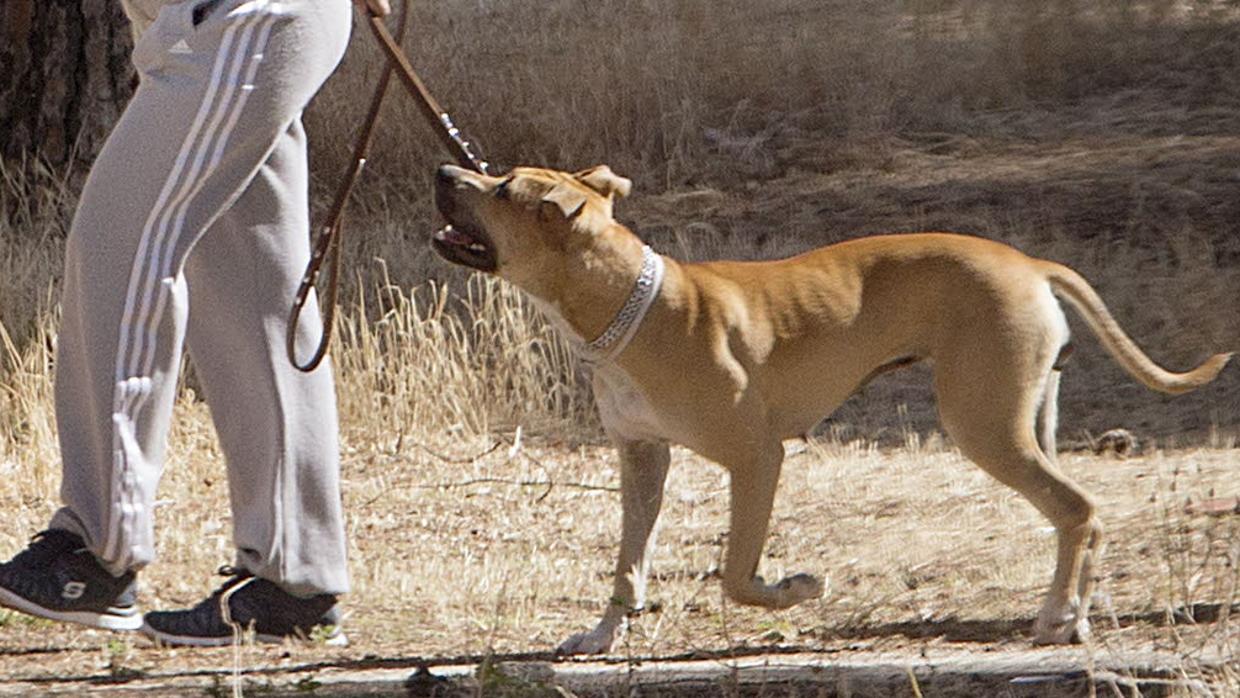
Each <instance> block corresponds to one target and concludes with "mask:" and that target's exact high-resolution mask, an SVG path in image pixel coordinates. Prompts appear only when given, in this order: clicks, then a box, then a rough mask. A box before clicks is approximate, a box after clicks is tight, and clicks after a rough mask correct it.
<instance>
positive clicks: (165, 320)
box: [0, 0, 350, 627]
mask: <svg viewBox="0 0 1240 698" xmlns="http://www.w3.org/2000/svg"><path fill="white" fill-rule="evenodd" d="M204 8H205V11H204ZM349 19H350V18H349V3H348V2H347V1H346V0H283V1H282V2H272V1H270V0H246V1H243V0H204V1H203V2H184V3H176V4H170V5H168V6H166V7H165V9H164V10H163V11H162V12H161V14H160V16H159V17H158V18H157V19H156V21H155V23H154V24H153V25H152V26H151V27H150V29H149V30H148V31H147V32H145V33H144V34H143V37H142V41H141V42H140V43H139V45H138V46H137V47H136V48H135V54H134V62H135V65H137V67H138V68H139V71H140V72H141V83H140V86H139V88H138V91H137V92H136V93H135V95H134V97H133V99H132V101H131V102H130V105H129V106H128V108H127V109H126V111H125V113H124V115H123V116H122V118H121V119H120V121H119V122H118V123H117V125H116V127H115V129H114V130H113V132H112V134H111V135H110V136H109V139H108V142H107V144H106V145H105V147H104V148H103V151H102V152H101V154H100V156H99V158H98V159H97V161H96V163H95V165H94V167H93V168H92V171H91V174H90V176H89V177H88V180H87V183H86V186H85V189H84V191H83V193H82V197H81V201H80V203H79V208H78V211H77V213H76V215H75V218H74V222H73V225H72V229H71V232H70V236H69V241H68V245H67V250H66V262H65V285H64V297H63V303H62V305H63V322H62V327H61V332H60V336H59V339H58V351H57V366H56V381H57V384H56V408H57V419H58V424H59V432H60V439H61V450H62V458H63V460H64V464H63V468H64V473H63V484H62V489H61V494H62V498H63V500H64V507H63V508H62V509H61V510H60V511H59V512H57V514H56V515H55V517H54V518H53V520H52V523H51V529H52V530H53V531H57V532H59V533H57V534H56V535H55V536H52V537H50V539H51V541H52V542H54V543H55V545H51V544H50V543H49V542H48V541H49V537H48V536H43V537H41V538H39V539H38V540H36V542H35V544H32V545H31V548H30V549H29V550H27V551H26V552H25V553H23V554H21V555H18V557H17V558H15V559H14V560H13V561H12V562H10V563H8V564H6V565H4V566H0V590H2V592H3V593H0V603H2V604H5V605H9V606H11V607H16V608H19V610H23V611H28V612H34V613H40V614H42V615H47V616H49V617H58V618H61V619H65V620H84V622H89V620H90V619H82V618H76V617H69V616H67V615H65V614H64V613H60V611H62V610H64V609H63V608H61V607H62V606H64V607H71V606H72V604H73V603H74V602H75V601H80V600H81V599H82V598H93V597H94V595H95V594H96V587H99V589H101V590H102V592H106V593H111V594H112V595H113V596H115V597H116V598H117V599H118V600H120V599H122V597H123V596H124V594H126V593H127V594H129V595H130V596H132V589H131V583H132V574H133V572H134V571H135V570H137V569H140V568H141V567H142V566H144V565H145V564H147V563H148V562H150V560H151V559H152V557H153V556H154V546H153V527H152V511H151V508H152V504H153V501H154V494H155V488H156V485H157V483H158V479H159V474H160V470H161V467H162V460H163V450H164V444H165V439H166V436H167V429H168V422H169V416H170V412H171V406H172V400H173V397H174V391H175V385H176V375H177V368H178V364H179V358H180V352H181V347H182V340H183V338H184V333H185V323H186V313H187V310H188V302H187V298H186V293H187V287H186V283H185V277H184V275H183V273H182V268H183V265H184V262H185V259H186V257H187V256H188V254H189V251H190V250H191V249H192V248H193V246H194V244H195V242H196V241H197V240H198V238H199V237H200V236H201V234H202V232H203V231H205V230H207V229H208V228H209V227H210V226H211V225H212V223H213V222H214V221H215V219H216V218H217V217H218V216H219V214H220V212H221V211H224V210H226V209H227V208H228V207H229V206H231V205H232V204H233V203H234V202H235V201H236V200H237V198H238V197H239V196H240V195H241V193H242V192H243V191H244V190H245V189H246V188H247V187H248V186H249V184H250V181H251V180H252V179H253V178H254V176H255V174H256V173H257V172H258V171H259V169H260V168H261V167H262V166H263V165H264V163H266V162H267V160H268V157H269V155H270V154H271V152H272V150H273V148H274V147H275V145H276V143H277V142H278V141H279V140H280V139H281V138H283V137H285V136H286V134H287V132H288V130H289V128H290V126H291V124H292V123H293V122H294V121H295V120H296V119H297V118H298V116H299V115H300V113H301V111H302V109H303V108H304V106H305V104H306V102H307V101H309V99H310V97H311V96H312V95H313V94H314V92H315V91H317V89H318V87H319V86H320V85H321V83H322V82H323V80H325V79H326V77H327V76H328V75H329V74H330V73H331V71H332V70H333V69H334V67H335V65H336V63H337V62H338V61H339V59H340V56H341V54H342V53H343V51H344V47H345V45H346V43H347V36H348V31H349ZM236 261H237V260H218V263H220V264H229V263H234V262H236ZM326 467H334V464H332V465H328V466H326ZM66 536H69V537H71V538H72V540H68V539H66ZM66 540H68V542H65V541H66ZM75 541H76V542H75ZM78 543H80V546H79V545H78ZM36 546H38V549H37V550H36ZM84 552H89V553H90V554H92V555H87V556H86V557H87V558H90V559H94V560H97V563H95V567H96V568H97V567H99V566H100V564H101V565H102V567H103V568H104V569H106V572H108V573H110V575H115V579H114V581H113V582H112V583H111V584H109V583H108V582H107V580H106V579H104V578H103V577H99V578H95V577H91V576H90V575H86V577H89V578H87V579H81V578H79V577H80V576H81V574H79V573H80V571H81V570H78V569H77V567H81V566H82V565H77V563H78V562H81V561H82V559H83V556H82V553H84ZM69 558H72V560H74V561H75V565H77V566H76V567H75V566H74V565H69V564H67V563H65V564H61V563H59V562H56V561H57V560H63V559H69ZM22 560H24V562H21V561H22ZM49 560H50V561H51V562H49ZM53 562H55V564H52V563H53ZM83 564H84V563H83ZM74 574H77V575H78V577H75V576H73V575H74ZM106 576H108V575H104V577H106ZM36 578H37V579H36ZM341 578H343V577H341ZM66 580H67V581H66ZM32 585H33V587H37V588H38V589H39V590H40V591H39V592H38V593H35V592H33V591H31V588H32ZM53 587H54V589H53ZM105 587H108V588H105ZM109 588H114V589H113V590H111V591H110V590H109ZM48 589H52V591H53V593H44V592H46V591H47V590H48ZM83 589H85V590H84V591H83ZM13 597H19V598H18V599H16V600H15V599H14V598H13ZM18 601H20V602H21V603H18ZM103 601H106V599H104V600H103ZM103 601H101V602H100V603H98V604H95V605H97V606H106V604H104V603H103ZM58 604H59V605H58ZM44 611H47V612H45V613H44ZM58 614H59V615H58ZM125 627H132V626H131V625H130V624H129V622H128V620H127V621H126V626H125Z"/></svg>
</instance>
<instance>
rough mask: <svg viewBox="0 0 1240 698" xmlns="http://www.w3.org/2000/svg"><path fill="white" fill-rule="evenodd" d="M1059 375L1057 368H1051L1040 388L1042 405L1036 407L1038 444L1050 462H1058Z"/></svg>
mask: <svg viewBox="0 0 1240 698" xmlns="http://www.w3.org/2000/svg"><path fill="white" fill-rule="evenodd" d="M1059 377H1060V371H1059V369H1058V368H1052V369H1051V371H1050V373H1048V374H1047V376H1046V385H1045V387H1043V388H1042V405H1041V407H1040V408H1039V409H1038V445H1039V446H1040V447H1041V448H1042V453H1044V454H1046V457H1047V458H1048V459H1049V460H1050V462H1052V463H1058V462H1059V444H1058V443H1057V440H1056V438H1055V432H1056V430H1057V429H1058V428H1059Z"/></svg>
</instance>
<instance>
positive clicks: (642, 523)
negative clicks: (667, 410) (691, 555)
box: [556, 438, 671, 654]
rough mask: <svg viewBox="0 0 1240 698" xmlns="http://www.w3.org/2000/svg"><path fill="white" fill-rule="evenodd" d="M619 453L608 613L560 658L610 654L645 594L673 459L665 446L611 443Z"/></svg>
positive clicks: (572, 641)
mask: <svg viewBox="0 0 1240 698" xmlns="http://www.w3.org/2000/svg"><path fill="white" fill-rule="evenodd" d="M614 441H615V443H616V448H617V449H618V450H619V452H620V493H621V494H620V497H621V500H622V503H623V506H624V514H623V523H622V533H621V537H620V557H619V559H617V561H616V578H615V582H614V586H613V588H612V594H611V599H609V601H608V603H607V610H606V611H605V612H604V613H603V618H602V620H600V621H599V624H598V626H597V627H595V628H594V630H591V631H590V632H588V633H577V634H576V635H573V636H572V637H570V638H568V639H567V640H565V641H564V642H563V643H562V644H561V645H560V647H559V648H558V649H557V650H556V651H557V652H559V653H561V654H597V653H599V652H606V651H608V650H610V649H611V646H612V643H614V642H615V639H616V633H617V631H618V630H619V629H620V626H621V624H623V623H624V620H625V618H626V617H627V616H628V614H629V613H630V612H631V611H633V610H634V609H637V608H641V606H642V604H643V603H644V601H645V595H646V574H647V572H648V571H649V569H650V557H651V554H652V553H653V549H654V541H655V521H656V520H657V519H658V518H659V508H660V507H661V506H662V505H663V482H664V480H666V479H667V466H668V462H669V461H670V460H671V457H670V454H669V451H668V446H667V444H666V443H651V442H646V441H626V440H623V439H619V438H616V439H614Z"/></svg>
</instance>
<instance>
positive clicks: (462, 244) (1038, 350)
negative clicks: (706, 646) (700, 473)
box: [434, 165, 1230, 652]
mask: <svg viewBox="0 0 1240 698" xmlns="http://www.w3.org/2000/svg"><path fill="white" fill-rule="evenodd" d="M629 186H630V184H629V181H628V180H626V179H624V178H622V177H618V176H616V175H615V174H613V173H612V172H611V170H609V169H608V168H607V167H605V166H604V167H596V168H594V169H591V170H586V171H584V172H579V173H576V174H568V173H563V172H556V171H551V170H543V169H533V168H518V169H516V170H513V172H512V173H511V174H509V175H507V176H505V177H489V176H485V175H480V174H476V173H473V172H470V171H468V170H463V169H461V168H458V167H452V166H448V165H446V166H444V167H442V168H440V170H439V175H438V183H437V190H436V201H437V203H438V206H439V209H440V211H441V213H442V214H443V215H444V217H445V218H446V219H447V220H448V222H449V223H450V225H449V226H448V227H447V228H445V229H444V230H442V231H440V232H439V233H437V234H436V236H435V238H434V246H435V248H436V250H437V251H438V252H439V253H440V254H441V255H442V256H444V257H445V258H447V259H448V260H449V261H452V262H456V263H458V264H464V265H467V266H471V267H474V268H476V269H480V270H482V271H486V272H491V273H495V274H497V275H499V276H500V277H502V278H504V279H506V280H508V281H510V282H512V283H514V284H516V285H517V286H518V287H520V288H521V289H522V290H524V291H525V292H526V293H527V294H529V295H530V296H531V297H532V298H533V299H534V300H535V302H536V303H537V304H538V305H539V306H540V307H541V308H542V309H543V310H544V312H546V313H547V314H548V315H549V316H550V317H551V318H552V319H553V320H555V321H556V322H558V323H559V325H560V326H561V327H562V329H563V330H564V331H565V332H567V333H568V334H569V335H570V336H571V337H573V338H574V339H576V340H578V341H580V342H581V344H582V345H583V347H582V348H583V350H584V351H586V354H587V358H590V359H592V360H593V361H594V362H595V364H596V365H595V369H594V392H595V399H596V401H597V403H598V408H599V413H600V416H601V417H602V422H603V425H604V427H605V429H606V430H607V433H608V435H609V436H610V437H611V438H612V439H613V441H614V442H615V444H616V447H617V448H618V449H619V452H620V460H621V490H622V495H621V496H622V500H623V506H624V517H623V534H622V541H621V544H620V557H619V561H618V562H617V564H616V574H615V589H614V592H613V593H612V602H611V603H609V604H608V607H607V610H606V612H605V613H604V615H603V618H602V620H601V621H600V623H599V624H598V626H597V627H596V628H595V629H594V630H593V631H591V632H588V633H581V634H578V635H574V636H573V637H571V638H569V639H568V640H567V641H565V642H564V644H563V645H561V647H560V649H561V651H564V652H604V651H607V650H608V649H610V648H611V646H612V643H613V642H614V639H615V636H616V632H617V630H618V628H619V627H620V624H621V622H622V621H623V619H624V617H625V614H626V613H627V612H628V611H629V610H630V609H632V608H634V607H637V606H639V605H640V604H641V598H639V596H640V593H635V591H634V590H635V589H637V590H641V589H643V588H644V587H645V578H646V573H647V570H648V567H649V559H650V550H651V547H652V545H653V543H654V535H653V531H654V523H655V519H656V517H657V516H658V513H659V507H660V503H661V499H662V492H663V482H664V477H665V475H666V473H667V466H668V444H669V442H675V443H679V444H683V445H685V446H687V447H689V448H691V449H693V450H694V451H696V452H697V453H699V454H701V455H702V456H704V457H706V458H709V459H711V460H713V461H715V462H717V463H719V464H721V465H723V466H724V467H725V468H727V469H728V471H729V473H730V476H731V493H732V495H731V532H730V534H729V537H728V541H729V543H728V550H727V556H726V559H725V566H724V570H723V586H724V589H725V590H726V592H727V594H728V596H730V597H731V598H732V599H734V600H736V601H738V602H741V603H746V604H754V605H758V606H764V607H767V608H785V607H788V606H792V605H793V604H796V603H799V602H801V601H803V600H805V599H808V598H811V597H815V596H818V595H820V594H821V593H822V585H821V583H820V582H819V581H818V580H817V579H815V578H814V577H812V576H810V575H806V574H798V575H794V576H791V577H788V578H786V579H783V580H780V581H779V582H777V583H775V584H767V583H766V582H765V581H763V579H762V578H761V577H758V576H756V575H755V571H756V569H757V566H758V558H759V556H760V555H761V553H762V548H763V546H764V545H765V542H766V536H767V525H768V521H769V518H770V513H771V503H772V500H773V498H774V495H775V486H776V483H777V482H778V480H779V471H780V464H781V462H782V460H783V447H782V443H781V442H782V440H783V439H787V438H794V437H799V436H801V435H803V434H805V433H806V432H808V431H809V430H810V429H811V428H812V427H813V426H814V425H815V424H817V423H818V422H819V421H820V420H822V419H823V418H824V417H825V416H826V415H828V414H830V413H831V412H832V411H833V410H834V409H835V408H836V407H837V406H839V405H840V403H842V402H843V401H844V400H845V399H846V398H848V396H849V395H851V394H852V393H853V392H854V391H856V390H857V389H858V388H859V387H861V386H862V385H864V384H865V383H866V381H867V380H869V379H870V378H872V377H873V376H875V375H877V374H879V373H881V372H883V371H885V370H889V369H891V368H896V367H900V366H903V365H907V364H909V363H912V362H914V361H918V360H922V359H931V360H933V362H934V385H935V390H936V393H937V396H938V404H939V412H940V416H941V418H942V423H943V427H944V429H946V431H947V432H948V433H949V434H950V435H951V437H952V438H953V439H954V441H955V443H956V445H957V446H959V448H960V450H961V451H962V452H963V453H964V454H965V455H966V456H968V457H969V458H971V459H972V460H973V461H975V462H976V463H977V464H978V465H980V466H981V467H982V468H983V469H985V470H986V472H988V473H990V474H991V475H993V476H994V477H995V478H997V479H998V480H1000V481H1001V482H1003V483H1005V484H1007V485H1009V486H1010V487H1012V488H1014V489H1016V490H1017V491H1018V492H1020V493H1021V494H1023V495H1024V496H1025V497H1026V498H1027V499H1029V501H1030V502H1032V503H1033V505H1034V506H1035V507H1037V509H1038V510H1039V511H1041V512H1042V514H1043V515H1045V516H1046V517H1047V518H1048V519H1049V520H1050V521H1051V523H1053V524H1054V526H1055V529H1056V531H1057V532H1058V539H1059V540H1058V544H1059V554H1058V562H1057V565H1056V568H1055V576H1054V578H1053V579H1052V581H1051V587H1050V593H1049V594H1048V595H1047V598H1046V601H1045V603H1044V604H1043V606H1042V609H1041V611H1040V612H1039V614H1038V618H1037V622H1036V624H1035V626H1034V627H1035V633H1036V639H1037V640H1038V641H1039V642H1046V643H1062V642H1069V641H1072V640H1073V639H1081V638H1084V637H1085V636H1086V635H1087V633H1088V632H1089V623H1088V607H1089V599H1090V588H1091V586H1092V579H1093V571H1092V567H1093V564H1094V559H1095V557H1096V556H1097V554H1098V552H1099V545H1100V543H1101V538H1102V526H1101V525H1100V524H1099V522H1098V520H1097V519H1096V518H1095V516H1094V511H1095V507H1094V504H1093V503H1092V502H1091V501H1090V497H1089V496H1088V495H1087V494H1086V493H1085V492H1084V491H1083V490H1081V488H1080V487H1078V486H1077V485H1076V484H1075V483H1073V482H1071V481H1070V480H1069V479H1068V478H1066V477H1065V476H1064V475H1063V474H1062V473H1061V472H1059V470H1058V469H1057V468H1056V467H1055V462H1054V459H1055V403H1056V396H1057V393H1058V385H1059V373H1058V371H1057V370H1056V368H1055V367H1056V362H1057V360H1058V359H1059V357H1060V355H1061V352H1063V350H1064V348H1065V347H1066V346H1067V344H1068V325H1067V322H1066V320H1065V318H1064V315H1063V311H1062V310H1061V309H1060V306H1059V303H1058V302H1056V297H1059V298H1062V299H1064V300H1066V301H1068V303H1069V304H1070V305H1072V306H1073V307H1074V308H1075V309H1076V310H1077V311H1078V312H1079V313H1080V314H1081V316H1082V317H1083V318H1084V319H1085V320H1086V322H1087V323H1088V324H1089V327H1090V328H1091V329H1092V330H1093V331H1094V333H1095V334H1096V335H1097V336H1098V339H1099V340H1100V341H1101V342H1102V344H1103V346H1104V347H1106V349H1107V350H1108V351H1109V352H1110V353H1111V354H1112V355H1113V356H1114V357H1115V359H1116V360H1117V361H1118V362H1119V363H1120V365H1122V366H1123V367H1124V368H1125V369H1126V370H1127V371H1128V372H1129V373H1130V374H1132V376H1133V377H1134V378H1136V379H1137V380H1139V381H1140V382H1142V383H1143V384H1145V385H1146V386H1148V387H1150V388H1152V389H1154V390H1159V391H1162V392H1166V393H1181V392H1185V391H1188V390H1192V389H1194V388H1197V387H1199V386H1201V385H1204V384H1206V383H1208V382H1210V381H1211V380H1213V379H1214V377H1215V376H1216V375H1218V372H1219V371H1220V370H1222V368H1223V366H1224V365H1225V364H1226V363H1227V360H1228V358H1229V356H1230V355H1229V354H1217V355H1215V356H1213V357H1211V358H1210V359H1209V360H1207V361H1206V362H1205V363H1203V364H1202V365H1201V366H1199V367H1197V368H1195V369H1193V370H1192V371H1189V372H1186V373H1171V372H1168V371H1166V370H1164V369H1162V368H1160V367H1159V366H1158V365H1156V364H1155V363H1154V362H1153V361H1151V360H1150V359H1149V358H1148V357H1147V356H1146V355H1145V354H1144V353H1142V352H1141V350H1140V349H1139V348H1138V347H1137V346H1136V345H1135V344H1134V343H1133V342H1132V340H1130V339H1129V338H1128V337H1127V336H1126V335H1125V334H1124V332H1123V330H1121V329H1120V327H1119V325H1118V324H1117V323H1116V322H1115V320H1114V318H1112V317H1111V315H1110V313H1109V312H1108V311H1107V309H1106V307H1105V306H1104V305H1103V303H1102V301H1101V299H1099V297H1098V295H1097V294H1096V293H1095V292H1094V290H1093V289H1092V288H1090V286H1089V284H1088V283H1086V282H1085V280H1084V279H1082V278H1081V277H1080V276H1079V275H1078V274H1077V273H1076V272H1074V271H1072V270H1071V269H1069V268H1067V267H1065V266H1062V265H1060V264H1056V263H1053V262H1047V261H1042V260H1038V259H1032V258H1030V257H1027V256H1025V255H1024V254H1022V253H1020V252H1018V251H1016V250H1014V249H1012V248H1010V247H1007V246H1005V245H1001V244H999V243H995V242H990V241H988V240H984V239H980V238H972V237H965V236H961V235H949V234H936V233H924V234H916V235H889V236H878V237H869V238H862V239H858V240H851V241H848V242H844V243H840V244H837V245H832V246H830V247H825V248H822V249H818V250H814V251H812V252H807V253H805V254H802V255H799V256H797V257H793V258H791V259H783V260H778V261H771V262H709V263H701V264H680V263H678V262H676V261H674V260H671V259H665V258H662V257H659V256H658V255H655V254H653V253H652V252H650V251H649V248H645V247H644V246H643V245H642V242H641V240H639V239H638V238H637V236H636V235H634V234H633V233H632V232H630V231H629V230H628V229H626V228H625V227H624V226H622V225H620V224H619V223H617V222H616V221H615V219H614V218H613V217H612V202H613V200H614V199H615V198H616V197H617V196H624V195H625V194H627V193H628V191H629ZM1039 417H1040V418H1041V425H1040V428H1039V427H1038V425H1037V422H1038V420H1039Z"/></svg>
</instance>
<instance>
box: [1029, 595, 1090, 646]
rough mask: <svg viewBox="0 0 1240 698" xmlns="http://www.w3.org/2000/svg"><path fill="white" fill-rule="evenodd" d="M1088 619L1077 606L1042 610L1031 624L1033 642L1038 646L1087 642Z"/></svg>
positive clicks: (1088, 631)
mask: <svg viewBox="0 0 1240 698" xmlns="http://www.w3.org/2000/svg"><path fill="white" fill-rule="evenodd" d="M1089 637H1090V628H1089V617H1088V616H1087V615H1085V614H1083V613H1082V612H1081V610H1080V608H1079V607H1078V606H1077V604H1069V605H1068V606H1067V607H1065V608H1063V609H1052V610H1050V611H1048V610H1047V609H1043V610H1042V612H1041V613H1039V614H1038V620H1037V622H1035V623H1034V624H1033V642H1034V644H1038V645H1070V644H1079V643H1084V642H1088V641H1089Z"/></svg>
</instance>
